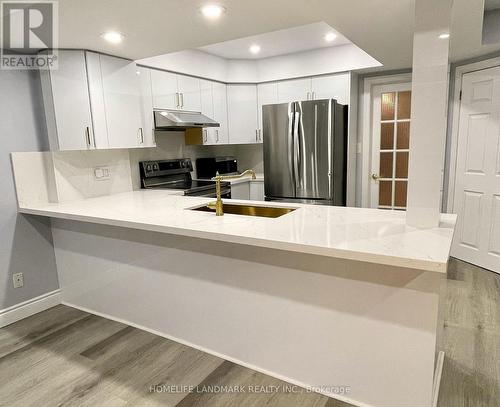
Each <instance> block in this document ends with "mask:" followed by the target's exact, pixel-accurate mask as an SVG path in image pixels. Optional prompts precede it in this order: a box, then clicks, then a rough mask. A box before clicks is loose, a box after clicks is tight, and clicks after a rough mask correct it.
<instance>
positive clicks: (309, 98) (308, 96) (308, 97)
mask: <svg viewBox="0 0 500 407" xmlns="http://www.w3.org/2000/svg"><path fill="white" fill-rule="evenodd" d="M307 100H311V92H307Z"/></svg>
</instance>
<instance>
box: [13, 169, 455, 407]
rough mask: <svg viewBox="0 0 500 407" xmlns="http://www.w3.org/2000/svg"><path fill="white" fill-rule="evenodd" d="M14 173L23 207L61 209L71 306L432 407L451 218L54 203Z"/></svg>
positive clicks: (363, 399)
mask: <svg viewBox="0 0 500 407" xmlns="http://www.w3.org/2000/svg"><path fill="white" fill-rule="evenodd" d="M18 181H19V182H18ZM16 183H17V188H18V198H19V212H21V213H24V214H31V215H39V216H47V217H50V218H52V230H53V239H54V247H55V253H56V259H57V266H58V274H59V281H60V285H61V291H62V298H63V302H64V304H66V305H69V306H72V307H75V308H79V309H82V310H85V311H88V312H91V313H94V314H97V315H102V316H105V317H107V318H110V319H114V320H117V321H122V322H125V323H127V324H129V325H132V326H136V327H140V328H142V329H146V330H148V331H151V332H153V333H156V334H159V335H162V336H165V337H168V338H171V339H173V340H175V341H178V342H182V343H185V344H188V345H189V346H192V347H195V348H198V349H201V350H204V351H206V352H209V353H212V354H214V355H217V356H220V357H222V358H225V359H227V360H231V361H234V362H236V363H239V364H242V365H244V366H248V367H251V368H253V369H256V370H258V371H261V372H265V373H267V374H270V375H272V376H275V377H278V378H280V379H283V380H285V381H287V382H290V383H293V384H296V385H300V386H304V387H308V388H311V389H313V390H315V391H318V392H321V393H323V394H326V395H328V396H331V397H334V398H337V399H340V400H343V401H346V402H349V403H352V404H354V405H358V406H380V407H382V406H383V407H400V406H403V405H404V406H407V407H417V406H423V405H431V399H432V395H433V381H434V365H435V352H436V348H435V346H436V335H437V326H438V324H437V321H438V303H439V291H440V289H441V285H442V283H443V281H444V279H445V272H446V264H447V259H448V255H449V250H450V245H451V241H452V237H453V230H454V224H455V216H454V215H442V217H441V224H440V226H439V227H437V228H434V229H416V228H412V227H409V226H407V225H406V224H405V213H404V212H398V211H383V210H375V209H362V208H345V207H330V206H312V205H300V204H282V203H280V204H277V203H268V202H265V203H264V202H261V203H259V205H265V206H278V207H290V208H295V210H294V211H292V212H290V213H287V214H285V215H283V216H280V217H278V218H274V219H273V218H264V217H253V216H241V215H231V214H225V215H224V216H221V217H216V216H215V215H214V214H213V213H208V212H201V211H195V210H192V209H193V208H197V207H200V206H203V205H206V204H207V203H208V202H210V201H211V199H208V198H199V197H185V196H178V195H172V193H171V192H168V191H160V190H138V191H130V192H124V193H120V194H113V195H108V196H102V197H97V198H90V199H84V200H75V201H71V202H60V203H49V202H43V201H40V200H25V199H24V194H23V192H22V191H21V192H20V191H19V189H20V186H21V185H20V184H21V180H17V179H16ZM21 189H22V188H21ZM234 203H236V204H249V203H250V202H246V201H234ZM252 204H253V205H255V202H252ZM389 388H390V391H388V389H389Z"/></svg>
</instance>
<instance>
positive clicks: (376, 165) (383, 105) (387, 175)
mask: <svg viewBox="0 0 500 407" xmlns="http://www.w3.org/2000/svg"><path fill="white" fill-rule="evenodd" d="M372 95H373V104H372V106H373V117H372V123H373V129H372V157H371V172H370V174H365V176H368V177H370V206H371V207H372V208H380V209H397V210H405V209H406V198H407V190H408V159H409V155H410V126H411V119H410V114H411V83H400V84H392V85H382V86H376V87H374V88H373V93H372Z"/></svg>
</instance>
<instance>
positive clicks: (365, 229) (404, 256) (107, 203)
mask: <svg viewBox="0 0 500 407" xmlns="http://www.w3.org/2000/svg"><path fill="white" fill-rule="evenodd" d="M210 201H212V199H210V198H197V197H185V196H178V195H172V194H171V193H169V192H168V191H165V190H139V191H132V192H124V193H120V194H115V195H108V196H102V197H97V198H89V199H84V200H79V201H72V202H64V203H37V204H29V205H23V204H20V206H19V212H21V213H25V214H33V215H41V216H47V217H51V218H59V219H68V220H75V221H81V222H89V223H98V224H105V225H111V226H120V227H127V228H133V229H140V230H148V231H154V232H162V233H169V234H176V235H182V236H188V237H195V238H202V239H211V240H218V241H223V242H229V243H237V244H245V245H252V246H259V247H266V248H272V249H279V250H287V251H294V252H300V253H307V254H313V255H320V256H329V257H336V258H341V259H348V260H356V261H363V262H370V263H377V264H384V265H389V266H399V267H405V268H411V269H419V270H425V271H434V272H440V273H445V272H446V265H447V262H448V257H449V253H450V248H451V242H452V239H453V231H454V227H455V223H456V215H452V214H442V215H441V222H440V225H439V227H436V228H432V229H418V228H414V227H410V226H407V225H406V214H405V212H403V211H388V210H379V209H366V208H345V207H334V206H314V205H300V204H284V203H281V202H280V203H271V202H255V201H251V202H250V201H238V200H231V203H251V204H253V205H266V206H281V207H283V206H285V207H293V208H297V210H295V211H293V212H291V213H289V214H286V215H284V216H281V217H279V218H275V219H272V218H259V217H251V216H241V215H230V214H226V215H224V216H222V217H216V216H215V214H212V213H207V212H199V211H191V210H189V209H190V208H194V207H198V206H200V205H203V204H206V203H208V202H210Z"/></svg>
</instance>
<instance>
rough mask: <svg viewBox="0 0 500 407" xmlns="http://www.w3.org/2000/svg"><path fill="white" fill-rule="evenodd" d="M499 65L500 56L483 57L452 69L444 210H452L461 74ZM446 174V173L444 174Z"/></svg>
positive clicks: (455, 174) (451, 211) (455, 173)
mask: <svg viewBox="0 0 500 407" xmlns="http://www.w3.org/2000/svg"><path fill="white" fill-rule="evenodd" d="M497 66H500V57H496V58H490V59H485V60H483V61H479V62H473V63H469V64H464V65H460V66H456V67H455V68H454V69H452V75H453V76H454V78H455V80H454V83H453V87H452V92H453V99H452V101H451V103H450V106H449V109H450V111H451V114H450V115H449V116H448V117H449V119H448V134H447V136H448V139H449V162H448V164H447V165H446V166H445V168H448V174H447V177H448V182H447V183H446V184H447V186H448V191H447V194H446V198H447V200H446V208H445V209H446V212H448V213H453V212H454V204H455V202H454V201H455V186H456V182H457V179H456V177H457V154H458V136H459V130H460V129H459V127H460V126H459V123H460V107H461V92H462V80H463V76H464V75H465V74H467V73H471V72H475V71H482V70H483V69H488V68H494V67H497ZM445 176H446V174H445Z"/></svg>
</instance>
